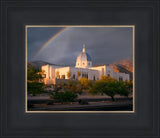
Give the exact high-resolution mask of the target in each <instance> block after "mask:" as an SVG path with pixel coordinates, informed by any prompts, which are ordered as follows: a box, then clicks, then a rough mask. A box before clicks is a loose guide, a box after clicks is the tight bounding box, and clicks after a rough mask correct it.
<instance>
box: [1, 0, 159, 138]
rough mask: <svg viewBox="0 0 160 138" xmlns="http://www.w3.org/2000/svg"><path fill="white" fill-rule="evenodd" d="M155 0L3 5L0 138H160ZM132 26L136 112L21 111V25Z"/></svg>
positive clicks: (22, 81) (22, 86)
mask: <svg viewBox="0 0 160 138" xmlns="http://www.w3.org/2000/svg"><path fill="white" fill-rule="evenodd" d="M159 7H160V4H159V0H145V1H144V0H139V1H137V0H135V1H132V0H128V1H127V0H119V1H116V0H113V1H109V0H105V1H103V0H102V1H91V0H87V1H61V0H60V1H43V0H39V1H38V0H35V1H30V0H29V1H25V0H24V1H23V0H22V1H9V0H6V1H1V33H0V35H1V37H0V38H1V41H0V42H1V49H0V50H1V60H0V63H1V68H0V69H1V71H0V72H1V80H0V81H1V83H0V85H1V87H0V88H1V91H0V98H1V99H0V118H1V119H0V137H20V138H22V137H25V138H26V137H28V138H31V137H33V138H35V137H41V138H47V137H56V138H57V137H69V138H70V137H74V138H76V137H97V138H100V137H109V138H110V137H114V138H119V137H123V138H124V137H125V138H130V137H136V138H148V137H149V138H159V137H160V133H159V132H160V127H159V126H160V119H159V117H160V115H159V105H160V103H159V98H160V95H159V78H160V75H159V59H160V57H159V52H160V49H159V40H160V38H159V32H160V29H159V18H160V14H159ZM37 24H38V25H135V113H94V114H93V113H25V50H26V49H25V25H37Z"/></svg>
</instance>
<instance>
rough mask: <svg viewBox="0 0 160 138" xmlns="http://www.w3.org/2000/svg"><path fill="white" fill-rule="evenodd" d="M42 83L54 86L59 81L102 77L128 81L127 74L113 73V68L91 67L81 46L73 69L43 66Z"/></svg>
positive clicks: (105, 66)
mask: <svg viewBox="0 0 160 138" xmlns="http://www.w3.org/2000/svg"><path fill="white" fill-rule="evenodd" d="M42 71H44V83H45V84H56V83H58V82H60V81H63V82H65V81H67V80H68V79H70V78H72V79H73V80H76V79H80V78H81V77H85V78H88V79H89V80H93V81H94V80H99V79H100V78H101V76H102V75H106V76H110V77H112V78H115V79H116V80H122V81H126V80H128V81H129V80H130V77H129V74H126V73H120V72H114V71H113V67H111V66H108V65H103V66H96V67H93V66H92V59H91V57H90V55H89V54H88V53H87V52H86V50H85V45H83V49H82V52H81V53H80V54H79V55H78V56H77V60H76V65H75V67H70V66H66V67H62V66H56V65H50V64H47V65H43V66H42Z"/></svg>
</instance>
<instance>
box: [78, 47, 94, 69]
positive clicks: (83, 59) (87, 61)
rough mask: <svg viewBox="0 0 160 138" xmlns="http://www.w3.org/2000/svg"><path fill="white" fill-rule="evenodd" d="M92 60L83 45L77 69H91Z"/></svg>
mask: <svg viewBox="0 0 160 138" xmlns="http://www.w3.org/2000/svg"><path fill="white" fill-rule="evenodd" d="M91 66H92V59H91V57H90V55H89V54H88V53H87V52H86V51H85V45H83V50H82V52H81V53H80V54H79V55H78V56H77V60H76V67H83V68H84V67H91Z"/></svg>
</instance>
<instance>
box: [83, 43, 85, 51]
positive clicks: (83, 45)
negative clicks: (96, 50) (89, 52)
mask: <svg viewBox="0 0 160 138" xmlns="http://www.w3.org/2000/svg"><path fill="white" fill-rule="evenodd" d="M83 52H85V44H83Z"/></svg>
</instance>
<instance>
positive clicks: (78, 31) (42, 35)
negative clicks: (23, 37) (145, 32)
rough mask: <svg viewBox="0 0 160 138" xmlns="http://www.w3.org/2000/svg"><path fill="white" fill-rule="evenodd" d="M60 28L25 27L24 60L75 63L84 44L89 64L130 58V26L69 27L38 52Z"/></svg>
mask: <svg viewBox="0 0 160 138" xmlns="http://www.w3.org/2000/svg"><path fill="white" fill-rule="evenodd" d="M62 29H64V28H63V27H29V28H28V30H27V53H28V61H39V60H41V61H46V62H49V63H53V64H61V65H75V62H76V57H77V56H78V54H79V53H80V52H81V51H82V48H83V44H85V47H86V52H87V53H88V54H89V55H90V56H91V58H92V62H93V65H97V64H112V63H113V62H115V61H117V60H121V59H125V58H128V57H130V58H131V59H132V57H133V40H132V35H133V31H132V28H131V27H87V28H86V27H84V28H83V27H70V28H68V29H66V30H65V31H63V32H62V33H60V34H59V35H58V36H57V37H55V38H54V39H53V40H52V41H51V43H49V44H48V45H47V46H46V47H45V48H44V49H43V50H42V51H41V52H40V53H39V54H37V53H38V51H39V50H40V49H41V47H42V46H43V45H44V44H45V43H46V42H47V41H48V40H49V39H50V38H52V37H53V36H55V35H56V34H57V33H58V32H59V31H61V30H62Z"/></svg>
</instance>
